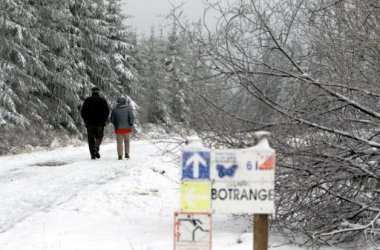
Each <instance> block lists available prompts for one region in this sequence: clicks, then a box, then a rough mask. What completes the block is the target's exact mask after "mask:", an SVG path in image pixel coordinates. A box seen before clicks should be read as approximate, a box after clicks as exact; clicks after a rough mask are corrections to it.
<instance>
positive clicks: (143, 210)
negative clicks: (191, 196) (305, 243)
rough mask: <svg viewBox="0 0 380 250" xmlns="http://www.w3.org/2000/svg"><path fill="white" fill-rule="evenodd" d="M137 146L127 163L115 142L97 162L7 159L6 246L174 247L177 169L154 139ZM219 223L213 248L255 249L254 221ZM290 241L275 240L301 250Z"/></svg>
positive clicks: (34, 156) (0, 208) (2, 208)
mask: <svg viewBox="0 0 380 250" xmlns="http://www.w3.org/2000/svg"><path fill="white" fill-rule="evenodd" d="M131 147H132V151H131V159H130V160H128V161H127V160H122V161H119V160H116V145H115V143H108V144H105V145H102V147H101V155H102V158H101V159H100V160H96V161H94V160H90V159H89V154H88V149H87V146H85V145H83V146H78V147H66V148H60V149H56V150H53V151H41V152H35V153H30V154H20V155H15V156H4V157H0V166H1V167H0V200H1V202H0V214H1V217H0V249H1V250H32V249H33V250H121V249H122V250H128V249H131V250H132V249H133V250H170V249H173V215H174V212H175V211H178V208H179V171H178V167H177V166H176V164H174V163H173V162H170V161H169V159H168V158H165V157H164V156H161V155H160V154H159V152H158V150H157V147H156V146H154V145H153V144H152V143H150V142H149V141H135V142H132V146H131ZM163 172H164V173H163ZM213 224H214V228H213V249H214V250H225V249H229V250H243V249H245V250H247V249H253V247H252V233H251V232H245V233H244V231H245V230H246V229H247V222H245V221H240V220H236V219H233V218H232V217H229V216H220V215H215V216H214V219H213ZM237 242H240V243H237ZM283 243H284V242H282V241H281V238H280V237H275V236H271V239H270V246H271V249H278V250H300V249H302V248H299V247H296V246H290V245H284V244H283ZM326 249H327V248H326Z"/></svg>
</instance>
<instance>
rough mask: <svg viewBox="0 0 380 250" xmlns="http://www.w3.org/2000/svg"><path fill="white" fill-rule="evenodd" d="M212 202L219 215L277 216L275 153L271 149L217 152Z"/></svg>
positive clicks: (214, 163) (212, 176)
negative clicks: (275, 202)
mask: <svg viewBox="0 0 380 250" xmlns="http://www.w3.org/2000/svg"><path fill="white" fill-rule="evenodd" d="M211 158H212V162H211V179H212V189H211V201H212V209H213V211H214V212H219V213H256V214H271V213H274V169H275V151H274V150H273V149H271V148H264V149H263V148H262V147H260V148H259V147H251V148H246V149H227V150H214V151H213V152H212V155H211Z"/></svg>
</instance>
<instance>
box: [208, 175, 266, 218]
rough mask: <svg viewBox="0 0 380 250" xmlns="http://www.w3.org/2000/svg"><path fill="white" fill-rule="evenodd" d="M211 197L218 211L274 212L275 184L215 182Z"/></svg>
mask: <svg viewBox="0 0 380 250" xmlns="http://www.w3.org/2000/svg"><path fill="white" fill-rule="evenodd" d="M211 199H212V209H213V211H214V212H216V213H254V214H272V213H274V186H273V183H271V182H264V183H256V182H240V183H239V182H222V181H220V182H214V183H213V184H212V188H211Z"/></svg>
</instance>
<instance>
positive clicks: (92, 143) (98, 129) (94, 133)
mask: <svg viewBox="0 0 380 250" xmlns="http://www.w3.org/2000/svg"><path fill="white" fill-rule="evenodd" d="M86 128H87V139H88V148H89V149H90V154H91V157H93V156H95V153H96V152H99V147H100V144H101V143H102V140H103V136H104V127H103V126H87V127H86Z"/></svg>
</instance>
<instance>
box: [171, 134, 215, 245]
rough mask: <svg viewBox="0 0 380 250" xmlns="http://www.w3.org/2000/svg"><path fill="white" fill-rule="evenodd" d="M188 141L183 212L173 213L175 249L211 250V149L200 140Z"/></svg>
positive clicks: (184, 173)
mask: <svg viewBox="0 0 380 250" xmlns="http://www.w3.org/2000/svg"><path fill="white" fill-rule="evenodd" d="M187 141H188V144H187V145H186V146H185V147H184V148H183V151H182V159H181V165H182V166H181V167H182V168H181V169H182V175H181V187H180V194H181V202H180V204H181V212H176V213H175V214H174V216H175V223H174V249H175V250H211V213H210V210H211V197H210V194H211V191H210V190H211V184H210V164H211V159H210V157H211V154H210V149H209V148H206V147H204V146H203V143H202V140H201V139H200V138H199V137H196V136H193V137H189V138H188V139H187Z"/></svg>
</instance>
